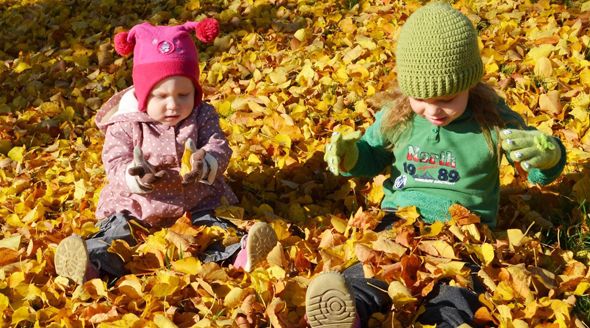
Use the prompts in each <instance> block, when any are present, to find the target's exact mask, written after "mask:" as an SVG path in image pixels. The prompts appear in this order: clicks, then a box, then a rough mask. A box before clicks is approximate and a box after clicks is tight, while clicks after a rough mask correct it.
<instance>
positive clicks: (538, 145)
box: [500, 129, 561, 171]
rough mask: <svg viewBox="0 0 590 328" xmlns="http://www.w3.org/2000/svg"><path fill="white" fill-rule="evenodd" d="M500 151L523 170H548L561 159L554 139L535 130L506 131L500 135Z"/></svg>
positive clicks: (559, 150)
mask: <svg viewBox="0 0 590 328" xmlns="http://www.w3.org/2000/svg"><path fill="white" fill-rule="evenodd" d="M500 137H501V139H502V149H504V150H505V151H506V153H507V154H508V155H509V156H510V159H512V160H513V161H515V162H521V166H522V168H523V169H525V170H526V171H528V170H529V169H530V168H532V167H533V168H538V169H541V170H545V169H550V168H552V167H554V166H555V165H557V163H558V162H559V159H560V158H561V149H560V148H559V145H558V144H557V141H555V139H554V138H552V137H550V136H548V135H546V134H544V133H542V132H540V131H537V130H530V131H525V130H514V129H506V130H502V132H501V133H500Z"/></svg>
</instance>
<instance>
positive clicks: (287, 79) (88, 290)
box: [0, 0, 590, 328]
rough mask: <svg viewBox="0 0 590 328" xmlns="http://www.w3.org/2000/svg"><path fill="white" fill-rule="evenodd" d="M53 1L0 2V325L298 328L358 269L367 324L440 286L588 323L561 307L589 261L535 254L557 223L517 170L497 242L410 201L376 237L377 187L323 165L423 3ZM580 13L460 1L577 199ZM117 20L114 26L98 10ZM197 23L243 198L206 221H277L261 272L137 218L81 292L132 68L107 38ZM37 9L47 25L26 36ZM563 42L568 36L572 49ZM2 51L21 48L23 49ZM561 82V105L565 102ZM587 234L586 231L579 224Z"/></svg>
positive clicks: (498, 313) (409, 315)
mask: <svg viewBox="0 0 590 328" xmlns="http://www.w3.org/2000/svg"><path fill="white" fill-rule="evenodd" d="M26 5H30V6H31V7H30V8H25V6H26ZM50 5H51V3H49V2H47V3H44V2H40V4H39V6H35V5H34V4H31V3H29V2H23V4H22V7H21V5H19V4H16V3H14V4H3V3H0V6H5V7H6V8H7V10H6V11H5V12H4V13H2V14H0V15H4V16H2V17H3V18H5V19H6V21H9V22H12V21H14V22H17V21H19V22H22V23H23V24H21V25H19V26H18V28H16V29H14V30H8V31H7V32H6V33H4V34H3V36H2V37H3V38H8V39H6V40H5V39H1V40H3V41H5V43H6V44H5V45H0V46H3V47H4V48H2V49H3V50H2V51H3V52H0V58H2V62H0V63H1V64H3V65H0V77H1V78H2V80H0V82H1V85H2V87H3V89H6V90H8V91H7V92H8V94H7V96H2V95H0V112H2V113H5V115H2V116H0V126H1V127H2V130H1V131H0V218H2V221H3V224H2V230H1V231H2V236H1V237H0V265H1V267H0V311H1V312H2V314H3V316H2V322H1V324H0V326H2V325H4V326H33V325H37V326H41V327H61V326H68V327H80V326H84V325H85V326H90V325H94V326H98V327H139V326H147V327H174V326H178V327H193V326H194V327H221V326H240V327H247V326H251V327H259V326H260V327H263V326H270V325H272V326H274V327H303V326H305V321H304V319H303V314H304V311H305V308H304V301H305V290H306V287H307V285H308V284H309V281H310V280H311V279H312V278H313V277H314V276H315V275H316V274H318V273H319V272H322V271H326V270H342V269H344V268H346V267H347V266H349V265H351V264H352V263H354V262H356V261H357V260H360V261H361V262H362V263H363V267H364V270H365V273H366V274H367V275H368V276H371V277H377V278H380V279H383V280H385V281H387V282H388V283H389V288H388V290H387V292H388V293H389V295H390V296H391V298H392V300H393V307H392V311H391V312H390V313H387V314H385V315H381V314H378V315H376V316H375V318H374V320H373V321H372V322H371V325H374V326H380V325H383V326H386V327H391V326H392V325H395V326H397V327H407V326H409V325H411V324H412V323H413V322H414V320H415V317H416V316H417V315H418V314H419V313H420V306H421V302H422V301H423V300H424V298H425V297H426V296H427V295H428V293H429V292H431V291H432V290H433V289H434V288H436V286H437V285H438V284H439V283H441V282H444V283H449V284H452V285H458V286H464V287H474V286H472V284H473V279H472V277H473V276H477V280H478V281H480V282H481V283H482V286H480V287H481V288H483V289H484V290H485V292H483V293H481V294H480V295H479V299H480V301H481V304H482V305H483V306H482V307H481V308H480V309H479V310H478V311H477V313H476V318H477V320H478V321H479V322H480V323H482V324H484V325H488V326H502V327H519V328H520V327H533V326H540V327H560V328H561V327H574V326H576V325H579V324H580V322H579V320H578V318H576V316H575V312H573V311H572V309H573V307H574V305H575V303H576V299H577V298H578V297H582V296H585V295H586V294H587V290H588V288H589V287H590V280H589V279H588V274H589V273H588V267H587V265H586V264H587V259H586V258H585V257H584V256H585V255H584V254H580V253H579V252H574V251H569V250H564V249H563V248H561V247H560V245H559V243H553V242H552V243H549V244H546V243H545V241H544V239H543V237H542V236H543V235H542V232H545V231H547V229H552V230H555V229H556V228H555V227H553V226H552V223H551V222H550V221H549V220H548V219H547V217H546V216H544V215H543V214H545V213H549V212H544V210H545V209H542V208H534V207H532V204H533V201H534V200H535V194H534V193H530V192H527V191H526V189H522V188H523V186H522V183H521V182H522V181H518V179H516V178H515V174H514V173H515V172H514V170H512V168H511V167H509V166H506V167H503V169H502V172H501V179H502V184H503V185H504V186H505V187H506V186H510V188H511V189H512V190H511V192H512V194H511V195H510V196H509V197H508V198H509V199H508V200H505V201H504V202H503V204H502V209H501V213H502V218H501V222H508V223H510V225H509V226H510V227H513V229H508V230H504V231H501V232H500V233H498V232H494V233H492V232H491V231H489V230H488V229H487V228H486V227H482V226H480V225H479V219H478V218H477V217H476V216H474V215H472V214H470V213H469V212H468V211H467V210H466V209H464V208H461V207H459V206H454V207H452V208H451V209H450V213H451V217H452V220H451V221H450V222H449V223H446V224H443V223H435V224H433V225H426V224H424V223H423V222H422V221H420V220H419V218H418V217H419V215H418V212H417V211H416V209H415V208H405V209H402V210H400V211H399V212H398V215H399V216H400V217H401V218H403V220H400V221H399V222H397V223H396V225H395V226H394V228H393V229H392V230H389V231H386V232H383V233H380V234H377V233H375V232H373V231H372V228H373V227H375V226H376V225H377V223H378V222H379V220H380V219H381V218H382V216H383V213H382V212H381V211H379V210H376V209H375V207H376V206H378V203H379V200H380V199H381V197H382V196H383V191H382V186H381V184H382V182H383V179H384V177H383V176H379V177H377V178H375V179H374V180H362V179H359V180H357V179H345V178H341V177H334V176H331V175H330V174H329V173H328V172H327V171H326V169H325V164H324V163H323V161H322V159H321V157H322V154H323V150H324V143H325V140H326V138H327V137H329V135H330V133H331V131H332V130H333V129H334V128H341V127H342V126H344V127H348V128H351V129H359V130H362V129H364V128H366V127H367V126H368V124H370V123H371V122H372V115H373V113H374V110H375V109H374V108H371V106H369V105H368V101H367V99H369V98H370V97H372V96H374V95H375V94H376V93H377V92H379V91H382V90H383V89H385V88H386V86H387V85H388V83H389V82H391V81H392V80H394V79H395V74H394V73H393V64H392V63H393V52H392V51H391V49H393V47H394V40H395V33H396V31H397V29H398V27H399V26H400V25H401V24H402V23H403V20H404V19H405V18H406V17H407V16H408V15H409V14H410V13H411V12H412V11H413V10H414V9H415V8H416V7H418V6H419V3H417V2H412V1H409V2H407V3H405V4H399V3H395V4H394V3H391V1H361V4H360V5H358V6H356V7H354V8H347V7H346V6H343V5H342V3H338V2H336V1H323V2H317V3H316V2H311V3H309V2H308V3H289V2H287V1H277V3H276V4H274V5H268V3H267V1H255V2H254V3H253V4H252V3H250V2H247V1H244V2H241V1H237V0H236V1H232V2H231V3H230V4H228V5H227V6H222V5H219V4H218V3H217V2H215V1H209V2H207V1H202V3H201V4H199V1H194V0H193V1H189V2H187V3H186V4H184V5H183V6H181V5H175V4H174V5H170V4H160V3H158V4H154V5H153V7H151V8H149V9H148V10H151V12H149V13H146V14H145V17H140V16H138V14H137V13H140V12H142V10H145V8H143V7H142V5H136V4H128V5H127V4H122V5H121V4H115V3H114V2H113V3H110V2H108V1H102V2H101V3H100V4H99V5H97V6H96V7H95V8H94V9H95V10H94V12H96V13H99V14H97V15H90V14H89V11H88V10H83V9H81V10H79V16H74V15H71V11H70V9H68V8H67V7H66V6H62V5H53V6H50ZM43 6H45V7H43ZM109 6H112V7H109ZM584 6H585V8H586V7H588V4H587V3H585V4H583V5H582V6H578V7H576V8H577V9H576V11H573V9H572V13H570V12H568V9H567V8H566V7H565V6H564V5H555V4H550V3H549V1H539V2H538V3H537V4H535V5H532V4H523V3H519V2H511V1H507V2H505V3H503V4H502V5H499V6H496V4H495V2H493V1H492V2H491V3H488V2H486V1H473V2H471V1H469V2H468V1H465V2H461V1H459V3H458V4H457V7H463V8H471V9H470V10H469V11H468V12H467V14H468V15H469V17H470V18H471V19H473V20H474V22H475V23H476V24H477V26H478V28H479V29H481V30H480V35H481V36H482V41H483V43H484V45H483V46H484V48H483V50H482V53H483V55H484V61H485V63H486V73H487V75H486V79H487V80H488V81H489V82H491V83H492V84H494V83H497V85H496V86H497V88H498V89H500V90H501V91H502V92H503V93H505V96H506V98H507V100H508V103H509V104H511V105H512V106H513V107H515V109H516V110H517V111H519V112H520V113H521V114H523V116H525V117H526V118H527V119H528V120H529V122H530V124H532V125H535V126H538V127H540V128H541V129H542V130H543V131H545V132H551V131H556V133H558V135H560V136H561V137H562V138H563V139H564V143H565V144H566V147H567V148H568V151H570V152H571V156H570V157H571V158H570V164H571V166H569V167H568V174H569V176H570V178H568V180H563V181H564V182H565V183H562V184H561V185H560V187H559V189H558V191H559V192H560V194H557V195H555V193H554V192H553V191H551V190H549V189H541V190H540V191H539V192H540V193H541V194H547V195H555V197H554V198H556V199H557V198H577V199H581V198H583V195H587V194H590V192H588V191H584V190H590V189H585V188H586V187H585V186H587V185H590V178H589V177H588V173H587V172H583V171H582V170H581V165H582V164H583V162H584V160H585V159H587V158H589V157H590V156H588V153H587V150H588V149H587V148H586V147H587V145H586V144H585V143H584V140H585V139H586V137H585V136H588V135H590V134H588V132H587V129H588V121H587V120H584V118H585V117H584V113H586V116H587V107H588V103H589V102H590V96H588V95H586V93H585V91H584V88H585V86H586V84H587V83H590V79H589V78H588V77H589V76H590V75H589V76H587V75H588V74H590V73H584V72H586V70H584V69H582V68H581V67H582V66H583V65H584V64H583V63H584V61H583V60H582V59H580V58H578V57H579V53H576V54H573V51H574V50H575V49H577V48H580V47H584V46H585V47H587V46H588V41H589V40H588V39H587V38H584V37H583V34H584V33H583V31H587V26H586V25H587V24H588V19H587V15H586V14H585V13H586V12H584V11H581V12H580V10H581V9H580V8H581V7H584ZM140 7H141V8H140ZM0 8H2V7H0ZM8 8H10V9H8ZM125 8H127V10H125ZM142 8H143V9H142ZM587 9H588V8H586V10H587ZM46 10H50V11H51V15H45V14H43V13H44V12H46ZM116 10H122V12H121V13H120V15H119V13H115V14H114V15H112V16H111V15H109V12H110V11H116ZM496 11H498V12H496ZM11 12H13V13H14V16H9V15H10V13H11ZM74 12H77V10H74ZM475 12H478V13H479V16H478V15H476V14H475ZM204 13H206V15H207V16H214V17H216V18H217V19H219V20H220V22H221V23H222V35H221V36H220V38H219V39H218V40H217V41H216V42H215V44H214V46H202V47H201V57H202V59H203V60H202V65H201V68H202V71H203V74H202V80H203V84H204V90H205V93H206V94H207V96H206V98H207V99H208V100H210V101H211V102H212V103H213V104H214V105H215V106H216V108H217V109H218V111H219V113H220V116H221V125H222V127H223V128H224V130H225V131H226V132H227V134H228V138H229V141H230V143H231V146H232V149H233V150H234V157H233V158H232V163H231V166H230V169H229V171H228V180H229V182H230V184H231V185H232V187H233V189H234V190H235V191H236V193H237V194H238V196H239V197H240V200H241V202H240V204H238V205H236V206H224V207H222V208H221V209H220V210H219V211H218V214H219V215H221V216H224V217H227V218H230V219H232V220H233V222H235V223H236V224H237V225H238V226H239V227H240V228H243V229H247V228H248V226H250V225H251V224H253V222H255V220H266V221H269V222H271V224H272V225H273V228H274V229H275V231H276V232H277V235H278V236H279V241H280V242H279V244H277V246H276V247H275V249H274V250H273V251H272V252H271V253H270V254H269V256H268V258H267V263H265V264H264V265H263V266H261V267H259V268H256V269H255V270H254V271H253V272H251V273H248V274H246V273H244V272H242V271H239V270H235V269H234V268H232V267H231V266H230V267H226V266H220V265H218V264H214V263H208V264H204V263H201V262H200V261H198V260H197V259H196V258H195V254H198V253H199V252H200V251H202V250H203V249H204V248H205V247H206V246H207V245H208V244H210V243H211V242H213V241H214V240H222V241H223V242H224V243H226V244H230V243H233V242H236V241H237V240H238V239H237V238H238V237H237V236H236V235H235V233H234V232H231V231H230V232H225V231H222V230H220V229H217V228H206V227H193V226H191V225H190V224H189V222H190V221H189V220H188V218H186V217H183V218H181V219H179V220H178V222H176V224H175V225H174V226H172V227H170V228H167V229H162V230H152V231H147V230H145V229H142V228H141V227H139V226H134V233H135V234H136V236H137V238H138V239H139V240H140V241H141V242H140V243H139V244H138V245H137V246H130V245H128V244H126V243H125V242H116V243H114V244H113V246H112V248H111V250H112V251H113V252H115V253H117V254H118V255H119V256H121V257H122V258H123V259H125V260H126V261H127V262H128V263H129V269H130V270H131V272H132V274H130V275H127V276H125V277H122V278H121V279H119V280H117V281H116V282H115V283H114V284H110V283H109V282H108V281H105V280H100V279H93V280H90V281H88V282H86V283H85V284H83V285H81V286H74V285H73V283H72V282H69V281H67V280H66V279H65V278H62V277H57V276H56V274H55V271H54V267H53V252H54V249H55V245H56V244H57V243H58V242H59V241H60V240H61V239H62V238H64V237H66V236H67V235H69V234H71V233H77V234H80V235H83V236H87V235H90V234H92V233H93V232H95V231H96V228H95V226H94V223H95V218H94V214H93V211H94V208H95V204H96V201H97V197H98V194H99V191H100V186H101V185H102V184H103V183H104V171H103V169H102V165H101V161H100V150H101V144H102V135H101V134H100V133H99V132H98V131H97V129H96V127H95V126H94V124H93V122H92V115H93V113H94V111H95V110H96V108H97V106H98V105H99V104H100V103H101V102H103V101H105V100H106V99H107V98H108V97H109V96H110V95H111V94H112V93H113V91H114V90H115V89H122V88H123V87H125V86H126V85H127V84H128V83H129V73H130V72H129V71H130V69H129V67H130V66H129V63H130V61H126V60H125V59H122V58H117V59H115V58H116V57H115V56H114V55H113V50H112V48H110V45H109V38H110V37H111V36H112V33H113V26H121V28H129V27H130V26H132V25H133V24H134V23H136V22H137V21H139V20H143V19H148V20H150V21H152V22H153V23H155V24H173V23H174V21H173V20H171V18H172V17H176V18H177V19H178V20H187V19H194V18H195V17H196V15H201V14H204ZM29 14H30V15H33V16H31V17H29V18H31V21H35V22H36V23H37V24H38V26H40V27H39V29H36V28H35V27H31V25H28V24H26V22H27V21H28V20H27V19H25V17H24V16H23V15H29ZM578 16H579V17H578ZM556 17H557V18H559V19H561V21H562V22H565V23H564V26H563V27H561V30H560V31H559V33H557V32H556V33H553V34H555V35H561V36H562V39H560V38H559V37H557V39H555V38H553V37H548V36H546V35H545V34H544V33H545V32H544V31H546V30H551V29H556V28H557V25H558V24H557V23H556V21H557V20H556ZM109 20H110V21H109ZM0 24H2V22H0ZM486 24H487V25H486ZM535 24H536V25H535ZM521 26H524V27H523V28H521V29H518V28H517V27H521ZM116 28H119V27H116ZM576 31H577V32H576ZM519 33H521V35H519ZM39 35H42V36H44V37H43V38H42V39H43V41H42V42H41V41H38V40H37V39H35V37H34V36H39ZM45 36H48V37H49V38H48V39H46V38H45ZM60 40H62V41H60ZM519 40H520V41H519ZM561 40H567V42H571V43H572V47H571V48H572V49H574V50H571V51H572V53H570V52H568V51H570V50H564V48H563V45H562V43H563V42H565V41H561ZM517 41H518V42H517ZM523 42H524V43H523ZM45 43H47V44H48V45H46V44H45ZM10 44H13V45H14V44H17V45H19V47H21V49H26V51H23V52H21V53H16V52H15V51H14V49H13V48H10V47H8V46H6V45H10ZM37 44H38V45H39V47H38V48H39V49H36V48H35V45H37ZM523 44H524V46H523ZM525 46H526V47H529V48H530V49H531V50H530V51H529V52H528V53H527V50H528V49H525V48H524V47H525ZM580 49H581V48H580ZM580 49H578V50H580ZM11 56H12V57H11ZM17 57H18V58H17ZM7 58H8V59H7ZM11 58H12V59H11ZM14 58H16V59H14ZM538 59H539V60H538ZM571 61H575V62H576V64H575V65H574V64H571V65H570V62H571ZM560 62H562V63H563V62H567V63H568V65H565V66H567V67H570V70H572V72H570V71H568V70H566V69H562V68H561V66H559V67H558V65H557V63H560ZM586 63H587V61H586ZM586 65H587V64H586ZM565 66H564V67H565ZM554 67H555V68H554ZM578 71H579V72H580V74H574V73H576V72H578ZM576 75H579V76H580V78H579V80H578V78H577V77H575V76H576ZM559 81H561V83H562V84H567V85H568V86H567V88H566V87H564V86H563V85H561V84H559V83H558V82H559ZM558 90H560V91H562V92H563V93H562V94H561V99H565V100H568V101H571V104H569V103H568V105H566V106H562V105H561V104H560V103H559V101H560V100H559V99H560V98H559V97H560V94H559V93H557V96H556V92H558ZM539 93H540V94H542V96H541V97H537V96H536V95H537V94H539ZM7 97H9V98H7ZM556 97H557V98H556ZM556 99H557V100H556ZM584 106H585V107H584ZM537 107H539V108H538V110H537ZM533 109H534V110H535V111H534V112H533ZM584 110H586V112H584ZM586 119H587V117H586ZM561 122H564V123H563V124H562V123H561ZM572 185H573V187H572ZM515 186H519V187H515ZM519 188H520V189H519ZM572 189H573V191H572ZM535 190H537V191H538V189H535ZM562 212H566V210H562ZM562 214H563V217H570V216H571V218H570V219H571V222H572V223H580V222H582V221H583V220H584V219H585V218H584V216H583V215H584V214H583V213H581V212H580V211H573V210H572V211H571V213H569V210H568V213H562ZM515 221H516V222H522V223H523V226H524V228H523V229H517V227H516V224H515ZM564 222H565V221H564ZM568 223H569V221H568ZM539 226H541V227H543V228H544V229H545V230H541V229H540V228H539ZM520 227H521V226H518V228H520ZM527 228H528V230H527ZM579 229H580V230H581V231H582V232H586V231H587V228H586V226H585V225H584V224H582V225H581V226H580V228H579ZM475 287H477V286H475Z"/></svg>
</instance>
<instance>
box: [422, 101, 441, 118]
mask: <svg viewBox="0 0 590 328" xmlns="http://www.w3.org/2000/svg"><path fill="white" fill-rule="evenodd" d="M426 110H427V113H428V114H429V115H431V116H433V115H436V114H438V113H439V112H440V111H441V108H440V107H439V106H438V105H436V104H430V105H429V106H428V108H427V109H426Z"/></svg>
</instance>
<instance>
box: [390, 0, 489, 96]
mask: <svg viewBox="0 0 590 328" xmlns="http://www.w3.org/2000/svg"><path fill="white" fill-rule="evenodd" d="M396 65H397V78H398V83H399V87H400V89H401V91H402V93H404V94H405V95H407V96H410V97H413V98H419V99H427V98H434V97H440V96H448V95H453V94H456V93H459V92H462V91H465V90H467V89H469V88H470V87H472V86H473V85H475V84H476V83H477V82H479V81H480V80H481V78H482V76H483V63H482V61H481V56H480V54H479V48H478V43H477V32H476V31H475V29H474V27H473V25H472V24H471V22H470V21H469V19H468V18H467V17H466V16H465V15H463V14H462V13H461V12H459V11H458V10H456V9H454V8H453V7H451V5H449V4H448V3H441V2H434V3H430V4H428V5H426V6H424V7H421V8H419V9H418V10H416V11H415V12H414V13H413V14H412V15H410V17H408V19H407V21H406V23H405V24H404V25H403V27H402V28H401V31H400V34H399V39H398V42H397V51H396Z"/></svg>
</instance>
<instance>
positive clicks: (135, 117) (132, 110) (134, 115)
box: [94, 87, 155, 133]
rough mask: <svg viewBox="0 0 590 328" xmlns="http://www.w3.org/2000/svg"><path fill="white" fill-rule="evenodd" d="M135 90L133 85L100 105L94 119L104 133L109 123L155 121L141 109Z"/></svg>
mask: <svg viewBox="0 0 590 328" xmlns="http://www.w3.org/2000/svg"><path fill="white" fill-rule="evenodd" d="M134 91H135V90H134V88H133V87H129V88H127V89H125V90H123V91H119V92H117V93H116V94H114V95H113V96H112V97H111V98H109V100H108V101H107V102H106V103H104V105H102V106H101V107H100V109H99V110H98V112H97V113H96V118H95V119H94V120H95V123H96V126H98V128H99V129H100V130H101V131H102V132H103V133H105V132H106V130H107V128H108V126H109V125H111V124H114V123H118V122H155V121H154V120H153V119H152V118H151V117H149V116H148V115H147V113H145V112H141V111H139V106H138V102H137V98H135V93H134Z"/></svg>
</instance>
